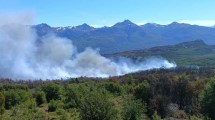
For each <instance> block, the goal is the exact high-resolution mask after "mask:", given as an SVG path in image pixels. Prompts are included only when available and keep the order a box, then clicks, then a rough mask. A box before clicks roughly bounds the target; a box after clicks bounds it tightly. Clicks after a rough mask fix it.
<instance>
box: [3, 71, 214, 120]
mask: <svg viewBox="0 0 215 120" xmlns="http://www.w3.org/2000/svg"><path fill="white" fill-rule="evenodd" d="M214 73H215V71H214V69H213V68H200V69H199V68H177V69H170V70H165V69H160V70H150V71H144V72H138V73H134V74H128V75H125V76H120V77H112V78H109V79H100V78H84V77H83V78H76V79H68V80H52V81H49V80H46V81H42V80H36V81H27V80H23V81H21V80H19V81H13V80H10V79H1V80H0V81H1V83H0V119H2V120H31V119H36V120H48V119H57V120H58V119H59V120H71V119H72V120H80V119H81V120H143V119H153V120H159V119H173V118H174V119H190V120H198V119H215V113H214V112H215V77H214V75H215V74H214Z"/></svg>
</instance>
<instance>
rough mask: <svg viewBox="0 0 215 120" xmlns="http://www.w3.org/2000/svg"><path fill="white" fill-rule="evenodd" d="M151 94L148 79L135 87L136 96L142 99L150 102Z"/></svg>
mask: <svg viewBox="0 0 215 120" xmlns="http://www.w3.org/2000/svg"><path fill="white" fill-rule="evenodd" d="M149 95H150V85H149V83H148V82H147V81H146V80H145V81H143V82H142V83H140V84H139V85H138V86H137V87H136V88H135V89H134V96H135V97H136V98H137V99H141V100H142V101H145V102H148V99H149Z"/></svg>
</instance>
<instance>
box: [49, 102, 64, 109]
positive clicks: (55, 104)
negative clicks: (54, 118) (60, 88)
mask: <svg viewBox="0 0 215 120" xmlns="http://www.w3.org/2000/svg"><path fill="white" fill-rule="evenodd" d="M62 107H63V103H62V101H60V100H51V101H50V102H49V104H48V111H49V112H54V111H56V110H57V109H58V108H62Z"/></svg>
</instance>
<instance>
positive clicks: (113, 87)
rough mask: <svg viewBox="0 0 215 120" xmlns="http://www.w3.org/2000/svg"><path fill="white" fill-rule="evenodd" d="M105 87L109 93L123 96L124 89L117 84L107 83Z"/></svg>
mask: <svg viewBox="0 0 215 120" xmlns="http://www.w3.org/2000/svg"><path fill="white" fill-rule="evenodd" d="M104 87H105V89H106V90H107V91H109V92H110V93H112V94H115V95H121V94H122V87H121V86H120V85H119V84H117V83H110V82H109V83H105V84H104Z"/></svg>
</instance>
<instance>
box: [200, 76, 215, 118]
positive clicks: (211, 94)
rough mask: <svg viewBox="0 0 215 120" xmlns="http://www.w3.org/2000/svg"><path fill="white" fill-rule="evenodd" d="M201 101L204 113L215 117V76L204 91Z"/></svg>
mask: <svg viewBox="0 0 215 120" xmlns="http://www.w3.org/2000/svg"><path fill="white" fill-rule="evenodd" d="M200 101H201V111H202V113H203V114H204V115H205V116H208V117H210V118H211V119H215V78H212V79H211V81H210V82H209V83H208V84H207V85H206V87H205V89H204V90H203V91H202V94H201V96H200Z"/></svg>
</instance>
